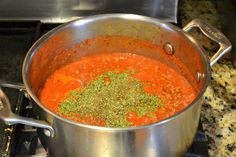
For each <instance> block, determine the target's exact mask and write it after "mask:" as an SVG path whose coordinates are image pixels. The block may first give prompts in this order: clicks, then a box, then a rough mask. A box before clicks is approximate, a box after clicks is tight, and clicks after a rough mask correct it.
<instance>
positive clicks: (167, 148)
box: [39, 99, 201, 157]
mask: <svg viewBox="0 0 236 157" xmlns="http://www.w3.org/2000/svg"><path fill="white" fill-rule="evenodd" d="M200 109H201V99H199V100H198V101H196V102H195V104H194V105H193V106H192V108H191V109H189V110H187V111H185V112H184V114H180V115H178V118H174V119H173V120H170V121H168V122H162V123H161V124H156V125H153V126H150V127H141V128H139V129H134V130H123V129H120V130H109V129H107V130H104V129H101V128H97V129H95V128H88V127H83V126H77V125H74V124H71V123H68V122H65V121H63V120H61V119H58V118H55V117H51V118H52V121H53V124H52V125H53V128H55V134H56V136H55V137H54V138H50V137H47V136H45V135H44V133H43V130H39V133H40V138H41V139H42V141H43V144H44V145H46V147H47V150H48V151H49V154H50V155H52V156H79V157H80V156H82V157H97V156H99V157H107V156H108V157H165V156H166V157H167V156H168V157H169V156H173V157H175V156H182V155H183V153H184V152H185V151H186V149H187V148H188V147H189V146H190V145H191V143H192V141H193V138H194V135H195V133H196V130H197V126H198V121H199V115H200ZM40 112H41V114H42V115H44V116H42V117H41V118H45V117H47V116H50V115H48V114H47V113H46V112H45V111H43V110H42V109H40ZM45 114H46V115H45Z"/></svg>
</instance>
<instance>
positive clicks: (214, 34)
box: [183, 19, 232, 66]
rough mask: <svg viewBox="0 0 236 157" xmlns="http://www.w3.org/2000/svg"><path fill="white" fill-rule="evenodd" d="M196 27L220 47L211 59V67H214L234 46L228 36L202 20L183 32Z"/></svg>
mask: <svg viewBox="0 0 236 157" xmlns="http://www.w3.org/2000/svg"><path fill="white" fill-rule="evenodd" d="M194 27H197V28H199V29H200V30H201V31H202V33H203V34H204V35H206V36H207V37H208V38H210V39H211V40H213V41H215V42H217V43H218V44H219V45H220V48H219V50H218V51H217V52H216V53H215V54H214V55H213V56H212V57H211V59H210V66H212V65H214V64H215V63H216V62H217V61H218V60H219V59H220V58H221V57H222V56H223V55H224V54H225V53H227V52H229V51H230V50H231V48H232V45H231V43H230V41H229V40H228V39H227V38H226V36H225V35H224V34H223V33H221V32H220V31H219V30H218V29H217V28H215V27H213V26H211V25H209V24H207V23H206V22H203V21H202V20H200V19H194V20H192V21H191V22H189V23H188V24H187V25H186V26H185V27H184V28H183V30H184V31H185V32H188V31H190V30H191V29H192V28H194Z"/></svg>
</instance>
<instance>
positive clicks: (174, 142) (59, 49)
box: [0, 14, 231, 157]
mask: <svg viewBox="0 0 236 157" xmlns="http://www.w3.org/2000/svg"><path fill="white" fill-rule="evenodd" d="M192 27H198V28H200V30H201V31H202V32H203V33H204V34H205V35H206V36H207V37H209V38H210V39H212V40H214V41H216V42H217V43H218V44H219V45H220V48H219V50H218V52H217V53H216V54H215V55H214V56H213V57H212V58H211V59H210V62H209V60H208V58H207V57H206V55H205V54H204V50H203V49H202V48H201V47H200V46H199V45H198V44H197V42H196V41H195V40H194V39H193V38H192V37H191V36H190V35H188V34H187V32H188V31H189V30H190V29H191V28H192ZM101 35H120V36H130V37H135V38H139V39H143V40H147V41H149V42H152V43H154V44H157V45H159V46H160V47H162V48H163V49H164V52H165V54H160V53H161V52H156V53H149V52H139V54H140V55H144V56H147V57H152V58H154V59H159V60H160V61H162V62H163V63H165V64H168V65H169V66H172V67H173V68H175V69H176V70H178V71H179V72H181V74H182V75H184V76H185V77H186V78H187V79H188V80H189V81H190V83H191V84H192V85H193V87H194V88H195V89H196V91H197V92H198V96H197V97H196V98H195V100H194V101H193V102H192V103H191V104H189V106H188V107H186V108H185V109H184V110H183V111H181V112H179V113H178V114H175V115H174V116H171V117H169V118H167V119H164V120H162V121H160V122H157V123H154V124H150V125H145V126H139V127H129V128H106V127H99V126H90V125H86V124H81V123H78V122H75V121H71V120H68V119H65V118H63V117H60V116H59V115H57V114H55V113H53V112H51V111H50V110H48V109H47V108H46V107H45V106H44V105H43V104H41V102H40V101H39V99H38V97H37V95H38V93H39V91H40V89H41V87H42V85H43V84H44V82H45V80H46V79H47V77H48V76H49V75H50V74H51V73H52V72H54V71H55V69H57V68H59V67H61V66H63V65H65V64H67V63H70V62H73V61H75V60H77V59H79V58H80V57H82V56H86V55H89V54H91V53H94V52H95V51H93V49H91V47H90V50H91V51H88V52H86V51H85V52H77V51H73V52H70V53H68V51H65V50H67V49H69V48H71V47H73V46H74V45H75V44H78V43H80V42H82V41H84V40H85V39H89V38H93V37H96V36H101ZM117 47H119V45H118V46H117ZM95 48H96V46H95ZM230 49H231V44H230V42H229V41H228V40H227V38H226V37H225V36H224V35H223V34H222V33H220V32H219V31H218V30H217V29H215V28H213V27H211V26H209V25H207V24H206V23H203V22H202V21H200V20H197V19H196V20H193V21H192V22H190V23H189V24H188V25H187V26H186V27H184V28H183V30H182V29H180V28H178V27H176V26H174V25H172V24H169V23H164V22H162V21H159V20H157V19H154V18H150V17H145V16H139V15H131V14H106V15H98V16H90V17H86V18H83V19H78V20H75V21H72V22H69V23H66V24H63V25H61V26H59V27H57V28H55V29H53V30H52V31H50V32H48V33H47V34H45V35H44V36H43V37H41V38H40V39H39V40H38V41H37V42H36V43H35V44H34V45H33V46H32V47H31V49H30V50H29V52H28V54H27V56H26V57H25V60H24V65H23V81H24V86H25V88H26V91H27V93H28V94H29V95H30V98H31V99H32V102H33V103H34V105H33V106H34V109H35V113H37V115H38V117H39V120H33V119H28V118H23V117H20V116H17V115H15V114H13V113H12V112H11V111H10V107H9V106H10V104H9V100H8V99H7V97H6V96H5V94H4V93H3V92H2V90H0V97H1V101H0V118H1V119H2V120H3V121H5V122H6V123H7V124H10V125H12V124H16V123H22V124H27V125H32V126H35V127H38V128H39V129H38V131H39V134H40V138H41V141H42V143H43V144H44V146H46V147H47V150H48V153H49V155H52V156H79V157H107V156H109V157H144V156H145V157H157V156H160V157H164V156H181V155H183V153H184V152H185V151H186V149H187V148H188V147H189V146H190V145H191V143H192V141H193V138H194V135H195V133H196V130H197V126H198V122H199V116H200V110H201V102H202V95H203V93H204V92H205V90H206V88H207V85H208V83H209V80H210V75H211V74H210V66H211V65H213V64H214V63H215V62H216V61H217V60H218V59H219V58H220V57H221V56H222V55H223V54H225V53H226V52H228V51H230ZM133 53H136V52H133ZM174 57H177V58H179V59H180V60H181V62H182V63H183V65H184V67H179V65H177V64H174V61H173V58H174ZM183 68H184V69H185V70H181V69H183ZM184 71H188V72H187V73H185V72H184Z"/></svg>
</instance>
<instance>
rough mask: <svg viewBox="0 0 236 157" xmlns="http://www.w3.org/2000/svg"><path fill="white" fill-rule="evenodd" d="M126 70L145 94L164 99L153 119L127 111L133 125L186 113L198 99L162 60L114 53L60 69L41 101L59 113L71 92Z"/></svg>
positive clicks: (55, 73)
mask: <svg viewBox="0 0 236 157" xmlns="http://www.w3.org/2000/svg"><path fill="white" fill-rule="evenodd" d="M136 42H137V41H136ZM138 44H142V43H141V42H140V43H138ZM127 70H134V71H135V73H134V75H133V77H135V78H137V79H139V80H141V81H142V82H143V84H144V85H145V86H144V89H145V91H146V92H147V93H149V94H153V95H157V96H159V97H161V98H162V100H163V103H164V106H163V107H161V108H157V110H156V111H155V112H154V113H153V115H155V116H152V117H148V116H142V117H138V115H136V114H135V113H133V112H128V114H127V120H128V121H129V122H131V123H132V124H133V125H134V126H140V125H145V124H150V123H154V122H157V121H160V120H162V119H165V118H167V117H169V116H172V115H174V114H175V113H177V112H179V111H181V110H183V109H184V108H185V107H186V106H188V105H189V104H190V103H191V102H192V101H193V99H194V98H195V97H196V92H195V90H194V88H193V87H192V86H191V84H190V83H189V82H188V81H187V80H186V79H185V78H184V77H183V76H182V75H180V74H179V73H178V72H177V71H175V70H174V69H172V68H170V67H168V66H167V65H165V64H163V63H161V62H160V61H158V60H154V59H151V58H148V57H144V56H141V55H135V54H131V53H120V52H116V51H113V52H103V53H99V54H96V55H91V56H87V57H82V58H81V59H79V60H77V61H75V62H73V63H70V64H67V65H65V66H63V67H61V68H59V69H57V70H56V71H55V72H54V73H53V74H52V75H50V76H49V77H48V79H47V80H46V82H45V84H44V86H43V88H42V90H41V92H40V94H39V99H40V101H41V102H42V103H43V104H44V105H45V106H46V107H47V108H48V109H49V110H51V111H53V112H55V113H56V112H57V109H58V107H59V105H60V103H61V102H62V101H63V100H64V99H65V98H66V97H67V94H68V92H69V91H71V90H74V89H76V88H80V87H81V88H82V87H85V86H86V85H88V84H89V83H90V82H91V81H92V80H94V79H96V77H97V76H98V75H101V74H103V73H105V72H109V71H119V72H123V71H127ZM108 81H109V80H108ZM66 118H68V119H72V118H70V117H66ZM72 120H74V119H72ZM82 123H88V124H91V125H100V126H104V123H94V122H91V121H90V120H87V121H86V120H85V121H83V122H82Z"/></svg>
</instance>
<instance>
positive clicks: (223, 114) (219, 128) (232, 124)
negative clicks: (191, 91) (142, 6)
mask: <svg viewBox="0 0 236 157" xmlns="http://www.w3.org/2000/svg"><path fill="white" fill-rule="evenodd" d="M179 5H180V12H179V14H180V19H181V20H180V23H181V25H182V27H183V26H184V25H186V24H187V23H188V22H190V21H191V20H192V19H194V18H200V19H203V20H204V21H207V22H208V23H210V24H211V25H213V26H216V27H218V28H219V29H221V30H222V31H223V32H224V29H222V23H221V20H222V18H220V16H219V11H218V7H219V6H217V1H214V0H198V1H197V0H182V1H180V4H179ZM192 35H193V36H194V37H195V38H197V40H198V41H200V43H201V45H202V46H203V47H204V48H205V49H206V50H207V54H208V55H209V56H212V54H214V52H216V51H217V44H215V43H214V42H211V41H210V40H208V39H207V38H206V37H204V36H203V35H202V34H201V33H200V32H198V31H193V32H192ZM235 35H236V34H235ZM233 51H235V50H233ZM234 53H236V52H234ZM211 71H212V77H211V82H210V84H209V86H208V88H207V90H206V93H205V95H204V102H203V105H202V111H201V121H202V124H203V129H204V131H205V134H206V136H207V139H208V150H209V155H210V156H214V157H226V156H227V157H235V156H236V69H235V68H234V67H233V65H232V63H231V61H230V54H226V55H225V56H223V58H221V59H220V60H219V61H218V62H217V63H216V64H214V65H213V66H212V68H211Z"/></svg>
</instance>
